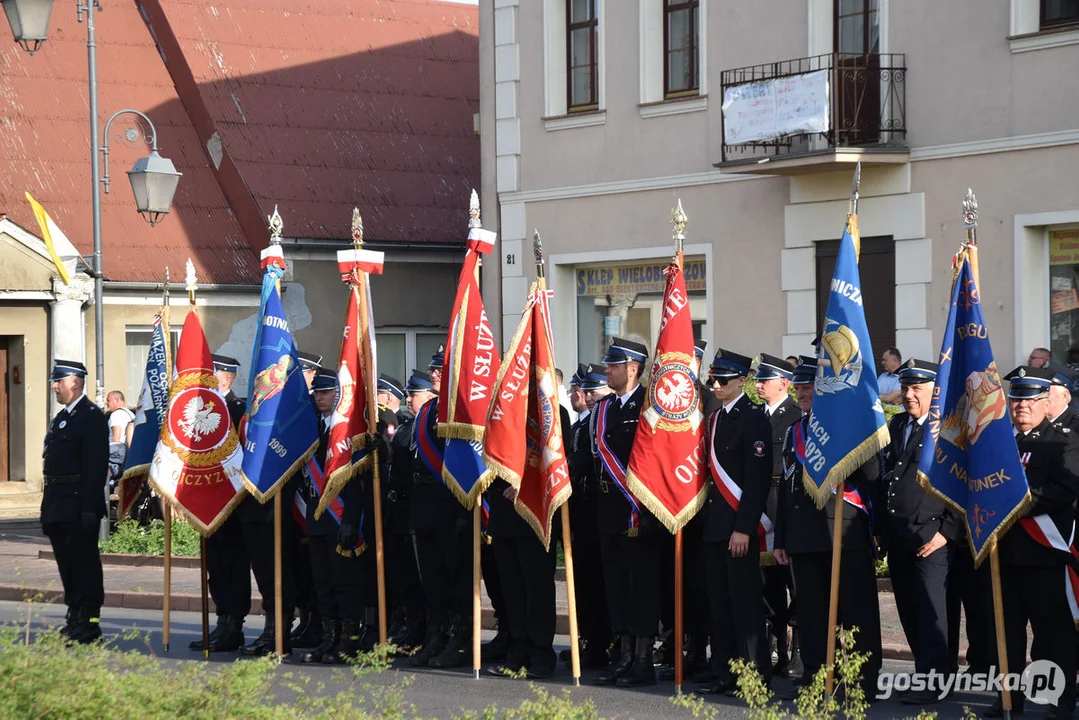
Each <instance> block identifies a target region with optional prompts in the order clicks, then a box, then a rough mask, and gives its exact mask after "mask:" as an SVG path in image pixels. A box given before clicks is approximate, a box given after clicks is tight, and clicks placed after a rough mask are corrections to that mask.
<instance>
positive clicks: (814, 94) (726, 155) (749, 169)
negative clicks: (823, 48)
mask: <svg viewBox="0 0 1079 720" xmlns="http://www.w3.org/2000/svg"><path fill="white" fill-rule="evenodd" d="M906 64H907V63H906V55H902V54H896V53H887V54H870V55H846V54H838V53H833V54H829V55H816V56H814V57H807V58H799V59H797V60H784V61H782V62H775V63H767V64H765V65H752V66H749V67H743V68H736V69H734V70H724V71H723V73H722V75H721V85H722V97H723V154H722V160H721V161H720V162H718V163H716V164H715V167H718V168H722V169H723V170H725V171H728V172H737V173H756V174H768V175H795V174H800V173H809V172H827V171H829V170H840V169H842V168H844V167H846V166H847V165H848V164H852V163H856V162H858V161H861V162H862V164H863V165H896V164H903V163H906V162H907V160H908V155H909V150H908V148H907V145H906V135H907V126H906V77H907V67H906Z"/></svg>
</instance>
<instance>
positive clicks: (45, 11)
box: [0, 0, 182, 407]
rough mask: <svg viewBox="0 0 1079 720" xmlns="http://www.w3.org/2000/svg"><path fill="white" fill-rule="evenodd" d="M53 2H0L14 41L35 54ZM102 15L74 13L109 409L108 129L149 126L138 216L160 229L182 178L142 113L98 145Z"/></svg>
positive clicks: (98, 328)
mask: <svg viewBox="0 0 1079 720" xmlns="http://www.w3.org/2000/svg"><path fill="white" fill-rule="evenodd" d="M53 2H54V0H0V4H2V5H3V7H4V14H5V15H7V19H8V23H9V24H10V25H11V32H12V35H13V36H14V38H15V42H17V43H19V44H20V45H22V47H23V49H25V50H26V51H27V52H28V53H30V54H31V55H33V54H34V53H35V52H37V51H38V50H39V49H40V48H41V44H42V43H44V42H45V40H46V38H47V35H48V27H49V18H50V17H51V15H52V6H53ZM95 9H97V10H101V3H100V1H99V0H76V2H75V12H76V14H77V15H78V18H79V22H82V21H83V17H84V16H85V18H86V55H87V67H88V76H89V77H88V80H89V96H90V98H89V99H90V181H91V183H92V184H93V195H92V197H93V228H94V343H95V355H96V361H97V362H96V365H97V367H96V372H95V377H96V380H97V392H96V394H95V396H96V401H97V404H98V405H100V406H102V407H104V405H105V337H104V324H105V323H104V313H103V304H102V293H103V290H104V288H103V273H102V265H101V185H102V184H104V185H105V192H106V193H107V192H109V137H108V135H109V127H110V126H111V125H112V121H113V120H115V119H116V118H117V117H119V116H120V115H125V114H130V115H135V116H136V117H137V119H138V120H141V121H142V122H144V123H145V125H142V124H141V123H140V124H139V127H140V129H141V131H142V136H143V139H144V140H145V141H146V142H147V143H149V145H150V148H151V149H150V155H149V157H145V158H142V159H141V160H138V161H137V162H136V163H135V167H133V168H132V169H131V170H129V171H128V173H127V175H128V178H129V179H130V181H131V190H132V192H133V193H134V194H135V205H136V207H137V208H138V211H139V213H141V214H142V215H143V217H145V218H146V220H147V221H149V223H150V225H151V226H154V225H156V224H157V223H158V222H159V221H160V220H161V217H162V216H163V215H165V214H167V213H168V212H169V208H170V207H171V205H172V197H173V194H174V193H175V192H176V185H177V183H178V182H179V180H180V176H181V174H182V173H179V172H177V171H176V168H175V166H174V165H173V164H172V161H171V160H169V159H168V158H163V157H161V155H159V154H158V152H157V131H156V129H155V128H154V124H153V123H152V122H150V118H149V117H147V116H146V115H145V114H144V113H141V112H139V111H138V110H120V111H119V112H117V113H114V114H113V116H112V117H110V118H109V120H108V122H107V123H106V124H105V137H104V140H103V142H102V141H99V135H98V113H97V40H96V37H95V34H94V13H93V11H94V10H95ZM127 139H128V140H129V141H130V142H134V141H135V140H137V139H138V132H137V131H135V130H134V129H131V130H129V131H128V135H127ZM99 155H103V156H104V158H105V177H104V178H102V177H101V165H100V158H99V157H98V156H99Z"/></svg>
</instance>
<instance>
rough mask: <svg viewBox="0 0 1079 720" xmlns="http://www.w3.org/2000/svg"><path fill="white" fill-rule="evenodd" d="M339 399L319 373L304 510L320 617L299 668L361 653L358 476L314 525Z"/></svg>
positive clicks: (326, 375)
mask: <svg viewBox="0 0 1079 720" xmlns="http://www.w3.org/2000/svg"><path fill="white" fill-rule="evenodd" d="M337 393H338V381H337V375H336V374H335V373H334V372H333V371H331V370H320V371H319V372H318V374H317V375H316V376H315V380H314V383H313V384H312V394H313V396H314V400H315V408H316V409H317V410H318V415H319V436H318V437H319V442H318V449H317V450H316V451H315V457H314V460H315V467H314V468H311V467H308V469H307V472H306V473H305V481H306V482H307V484H308V495H309V496H310V497H311V498H312V501H311V502H309V503H308V504H307V549H308V552H309V553H310V555H311V576H312V579H313V581H314V589H315V594H316V595H317V596H318V607H319V611H320V612H321V614H322V633H321V641H320V642H319V644H318V646H316V647H315V648H314V649H313V650H311V651H309V652H305V653H304V654H303V655H301V656H300V662H303V663H326V664H331V665H334V664H339V663H342V662H345V660H346V659H347V658H349V657H353V656H355V655H356V652H357V651H358V650H359V649H360V622H359V617H360V612H361V602H362V599H361V594H360V590H361V588H360V583H361V580H360V570H359V559H360V558H359V556H358V555H357V554H356V552H355V550H356V546H357V543H358V542H359V540H360V536H359V527H360V512H361V503H360V494H361V492H362V488H361V483H362V476H360V477H354V478H352V480H350V481H349V482H348V484H346V485H345V487H344V489H342V491H341V494H340V496H339V500H340V501H341V504H340V505H339V506H337V507H330V508H327V509H326V511H325V512H324V513H322V517H321V518H319V519H317V520H316V519H315V509H316V508H317V507H318V499H319V497H320V490H321V488H324V487H325V482H324V479H323V478H322V470H323V469H324V468H325V466H326V450H327V447H328V443H329V437H330V425H331V423H332V420H333V412H334V408H335V407H336V406H337Z"/></svg>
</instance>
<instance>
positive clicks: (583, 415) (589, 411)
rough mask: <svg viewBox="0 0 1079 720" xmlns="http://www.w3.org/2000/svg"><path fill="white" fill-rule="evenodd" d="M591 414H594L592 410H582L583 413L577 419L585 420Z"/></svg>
mask: <svg viewBox="0 0 1079 720" xmlns="http://www.w3.org/2000/svg"><path fill="white" fill-rule="evenodd" d="M591 414H592V411H591V410H582V411H581V414H580V415H578V416H577V419H578V420H580V421H581V422H584V421H585V420H586V419H587V418H588V416H589V415H591Z"/></svg>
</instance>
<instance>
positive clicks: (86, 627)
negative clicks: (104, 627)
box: [68, 608, 101, 645]
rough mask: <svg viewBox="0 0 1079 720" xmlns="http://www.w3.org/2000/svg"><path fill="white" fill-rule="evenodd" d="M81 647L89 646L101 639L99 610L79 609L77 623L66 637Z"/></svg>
mask: <svg viewBox="0 0 1079 720" xmlns="http://www.w3.org/2000/svg"><path fill="white" fill-rule="evenodd" d="M68 639H69V640H73V641H75V642H77V643H81V644H83V645H89V644H90V643H92V642H97V641H98V640H100V639H101V608H79V614H78V621H77V623H76V624H75V625H74V626H73V627H72V628H71V632H70V634H69V635H68Z"/></svg>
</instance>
